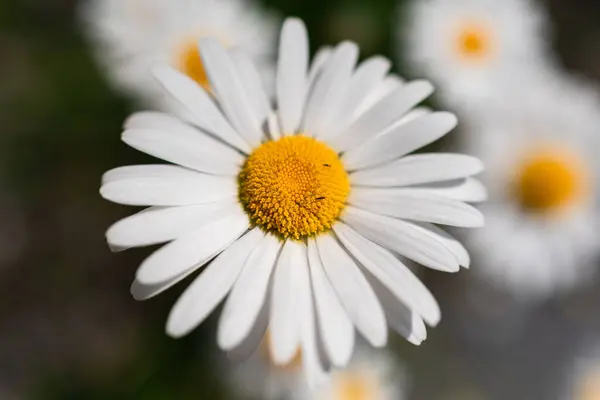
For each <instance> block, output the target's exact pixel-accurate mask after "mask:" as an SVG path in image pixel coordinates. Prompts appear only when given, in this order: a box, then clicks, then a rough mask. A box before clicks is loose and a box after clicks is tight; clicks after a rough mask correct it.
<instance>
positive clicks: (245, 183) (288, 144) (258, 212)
mask: <svg viewBox="0 0 600 400" xmlns="http://www.w3.org/2000/svg"><path fill="white" fill-rule="evenodd" d="M239 184H240V189H239V198H240V201H241V203H242V204H243V206H244V208H245V209H246V212H247V213H248V215H249V216H250V219H251V220H252V221H253V222H254V223H255V224H257V225H258V226H259V227H261V228H262V229H264V230H266V231H268V232H271V233H274V234H276V235H278V236H280V237H283V238H293V239H302V238H305V237H308V236H312V235H316V234H318V233H321V232H326V231H328V230H329V229H330V228H331V226H332V224H333V223H334V221H335V219H336V218H337V217H338V216H339V215H340V212H341V211H342V210H343V208H344V205H345V202H346V199H347V198H348V194H349V193H350V181H349V179H348V174H347V173H346V170H345V169H344V166H343V165H342V162H341V161H340V158H339V157H338V155H337V154H336V153H335V152H334V151H333V150H331V149H330V148H329V147H328V146H326V145H325V144H324V143H322V142H319V141H318V140H316V139H313V138H309V137H306V136H288V137H284V138H282V139H279V140H277V141H270V142H266V143H264V144H263V145H261V146H260V147H258V148H257V149H256V150H254V151H253V152H252V154H250V156H249V157H248V159H247V160H246V162H245V164H244V166H243V168H242V171H241V172H240V175H239Z"/></svg>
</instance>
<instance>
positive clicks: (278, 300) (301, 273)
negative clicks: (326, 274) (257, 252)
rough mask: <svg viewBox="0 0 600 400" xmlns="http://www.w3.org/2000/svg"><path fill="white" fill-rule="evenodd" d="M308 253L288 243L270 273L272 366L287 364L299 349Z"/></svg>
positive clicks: (301, 247) (299, 246)
mask: <svg viewBox="0 0 600 400" xmlns="http://www.w3.org/2000/svg"><path fill="white" fill-rule="evenodd" d="M308 279H309V275H308V259H307V249H306V246H305V245H304V244H303V243H299V242H296V241H294V240H287V241H286V242H285V244H284V245H283V249H282V250H281V254H280V256H279V259H278V261H277V265H276V266H275V272H274V273H273V291H272V293H271V321H270V323H269V330H270V333H271V350H272V357H273V362H274V363H275V364H277V365H286V364H288V363H289V362H290V361H291V360H292V358H293V357H294V354H296V351H297V349H298V346H299V345H300V333H301V321H302V320H301V318H299V316H300V315H302V312H303V311H302V306H303V304H302V297H303V296H304V293H303V291H310V286H309V285H308Z"/></svg>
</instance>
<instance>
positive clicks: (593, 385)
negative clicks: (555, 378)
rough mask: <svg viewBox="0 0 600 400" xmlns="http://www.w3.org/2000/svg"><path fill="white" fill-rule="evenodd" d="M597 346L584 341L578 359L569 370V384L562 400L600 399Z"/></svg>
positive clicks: (599, 360)
mask: <svg viewBox="0 0 600 400" xmlns="http://www.w3.org/2000/svg"><path fill="white" fill-rule="evenodd" d="M598 350H599V349H598V348H597V345H591V346H590V343H589V341H587V340H584V344H583V345H582V346H581V349H579V351H580V353H579V357H577V358H576V359H575V360H574V362H573V363H572V365H570V367H569V368H568V369H567V371H566V372H567V382H566V383H567V384H566V385H565V390H564V393H563V394H562V396H561V398H562V399H565V400H598V399H600V352H599V351H598Z"/></svg>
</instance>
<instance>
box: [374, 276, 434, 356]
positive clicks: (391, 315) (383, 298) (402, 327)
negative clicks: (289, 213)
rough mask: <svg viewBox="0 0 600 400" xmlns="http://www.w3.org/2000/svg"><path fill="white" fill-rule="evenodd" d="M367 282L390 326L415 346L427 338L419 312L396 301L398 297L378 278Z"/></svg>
mask: <svg viewBox="0 0 600 400" xmlns="http://www.w3.org/2000/svg"><path fill="white" fill-rule="evenodd" d="M369 283H370V284H371V286H372V287H373V290H374V291H375V293H376V294H377V298H378V299H379V301H380V302H381V305H382V306H383V309H384V310H385V318H386V321H387V323H388V325H389V326H390V328H392V329H393V330H394V331H396V332H398V333H399V334H400V335H402V336H403V337H404V338H405V339H406V340H408V341H409V342H410V343H412V344H414V345H417V346H418V345H420V344H421V343H422V342H423V341H424V340H425V339H427V328H426V327H425V324H424V323H423V319H421V317H420V316H419V314H417V313H416V312H414V311H411V310H410V308H408V307H407V306H406V305H405V304H403V303H401V302H398V298H397V297H396V296H394V295H393V294H392V293H391V292H390V290H388V289H387V288H386V287H385V286H384V285H383V283H382V282H381V281H380V280H378V279H374V278H371V279H369Z"/></svg>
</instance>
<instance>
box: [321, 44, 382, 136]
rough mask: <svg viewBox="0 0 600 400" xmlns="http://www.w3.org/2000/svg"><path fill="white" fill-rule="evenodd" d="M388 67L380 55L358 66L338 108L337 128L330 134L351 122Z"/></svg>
mask: <svg viewBox="0 0 600 400" xmlns="http://www.w3.org/2000/svg"><path fill="white" fill-rule="evenodd" d="M390 67H391V63H390V61H389V60H388V59H387V58H385V57H381V56H374V57H371V58H369V59H367V60H365V61H364V62H362V63H361V64H360V65H359V66H358V68H357V69H356V72H355V73H354V75H353V76H352V80H351V81H350V89H349V90H348V93H347V94H346V96H345V100H344V102H343V104H342V107H341V109H340V113H339V116H340V120H339V121H337V124H338V126H339V128H337V129H336V132H333V133H332V136H333V135H335V134H336V133H337V132H339V131H340V130H342V129H344V128H346V127H347V126H348V124H350V122H352V118H353V116H354V115H356V114H355V113H356V110H357V109H358V108H359V106H360V105H361V104H362V102H363V101H364V99H365V98H366V97H368V95H370V94H371V93H372V92H373V91H374V90H375V88H376V87H377V86H378V85H379V84H381V82H382V81H383V79H384V77H385V74H386V73H387V72H388V70H389V69H390Z"/></svg>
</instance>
